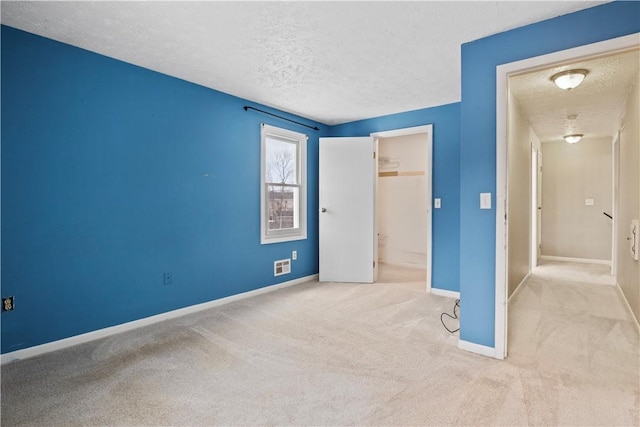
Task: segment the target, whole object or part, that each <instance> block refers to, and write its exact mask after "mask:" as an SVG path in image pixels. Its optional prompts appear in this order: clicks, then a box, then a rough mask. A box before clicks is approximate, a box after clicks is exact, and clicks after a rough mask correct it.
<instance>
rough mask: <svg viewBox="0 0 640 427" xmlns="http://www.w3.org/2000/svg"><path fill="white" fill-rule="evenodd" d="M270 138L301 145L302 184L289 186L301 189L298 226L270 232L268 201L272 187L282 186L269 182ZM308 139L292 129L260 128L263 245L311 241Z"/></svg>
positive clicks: (299, 173) (299, 178) (299, 169)
mask: <svg viewBox="0 0 640 427" xmlns="http://www.w3.org/2000/svg"><path fill="white" fill-rule="evenodd" d="M267 136H272V137H274V138H277V139H285V140H288V141H292V142H294V143H296V144H297V147H298V149H297V153H296V154H297V156H296V171H297V182H298V184H293V185H292V184H288V185H287V186H292V187H297V188H298V191H299V204H298V206H297V208H298V227H297V228H289V229H284V230H269V227H268V224H269V200H268V198H267V194H268V193H267V186H268V185H280V184H279V183H270V182H267V181H266V179H265V178H266V177H265V175H266V171H267V165H266V160H267V159H266V144H267ZM307 139H308V136H307V135H305V134H303V133H300V132H294V131H292V130H288V129H282V128H279V127H275V126H271V125H268V124H265V123H262V124H261V125H260V243H261V244H263V245H265V244H269V243H280V242H290V241H294V240H303V239H306V238H307Z"/></svg>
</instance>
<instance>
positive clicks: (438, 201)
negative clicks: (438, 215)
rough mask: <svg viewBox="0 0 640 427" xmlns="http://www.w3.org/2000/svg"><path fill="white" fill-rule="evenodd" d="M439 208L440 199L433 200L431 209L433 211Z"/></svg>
mask: <svg viewBox="0 0 640 427" xmlns="http://www.w3.org/2000/svg"><path fill="white" fill-rule="evenodd" d="M440 206H441V205H440V199H435V200H434V201H433V207H434V208H435V209H440Z"/></svg>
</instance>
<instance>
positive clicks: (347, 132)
mask: <svg viewBox="0 0 640 427" xmlns="http://www.w3.org/2000/svg"><path fill="white" fill-rule="evenodd" d="M427 124H433V197H434V198H435V197H439V198H441V199H442V208H441V209H434V210H433V257H432V286H433V287H434V288H439V289H446V290H451V291H458V290H459V283H460V278H459V265H460V246H459V244H460V104H459V103H455V104H448V105H443V106H440V107H434V108H425V109H422V110H416V111H409V112H406V113H400V114H392V115H388V116H383V117H376V118H373V119H368V120H360V121H357V122H351V123H346V124H343V125H339V126H333V127H332V128H331V129H330V132H331V136H368V135H369V134H371V133H372V132H379V131H385V130H391V129H401V128H407V127H413V126H421V125H427Z"/></svg>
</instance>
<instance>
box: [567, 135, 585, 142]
mask: <svg viewBox="0 0 640 427" xmlns="http://www.w3.org/2000/svg"><path fill="white" fill-rule="evenodd" d="M583 136H584V135H583V134H581V133H574V134H573V135H565V136H564V137H563V138H564V140H565V141H567V142H568V143H569V144H575V143H576V142H578V141H580V139H582V137H583Z"/></svg>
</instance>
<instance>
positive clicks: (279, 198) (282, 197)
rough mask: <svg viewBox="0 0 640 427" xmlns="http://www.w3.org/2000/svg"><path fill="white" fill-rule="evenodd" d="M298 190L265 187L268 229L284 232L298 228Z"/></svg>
mask: <svg viewBox="0 0 640 427" xmlns="http://www.w3.org/2000/svg"><path fill="white" fill-rule="evenodd" d="M299 198H300V189H299V188H297V187H282V186H278V185H267V203H268V218H267V220H268V229H269V230H284V229H293V228H298V227H299V218H298V212H299V209H298V205H299Z"/></svg>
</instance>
